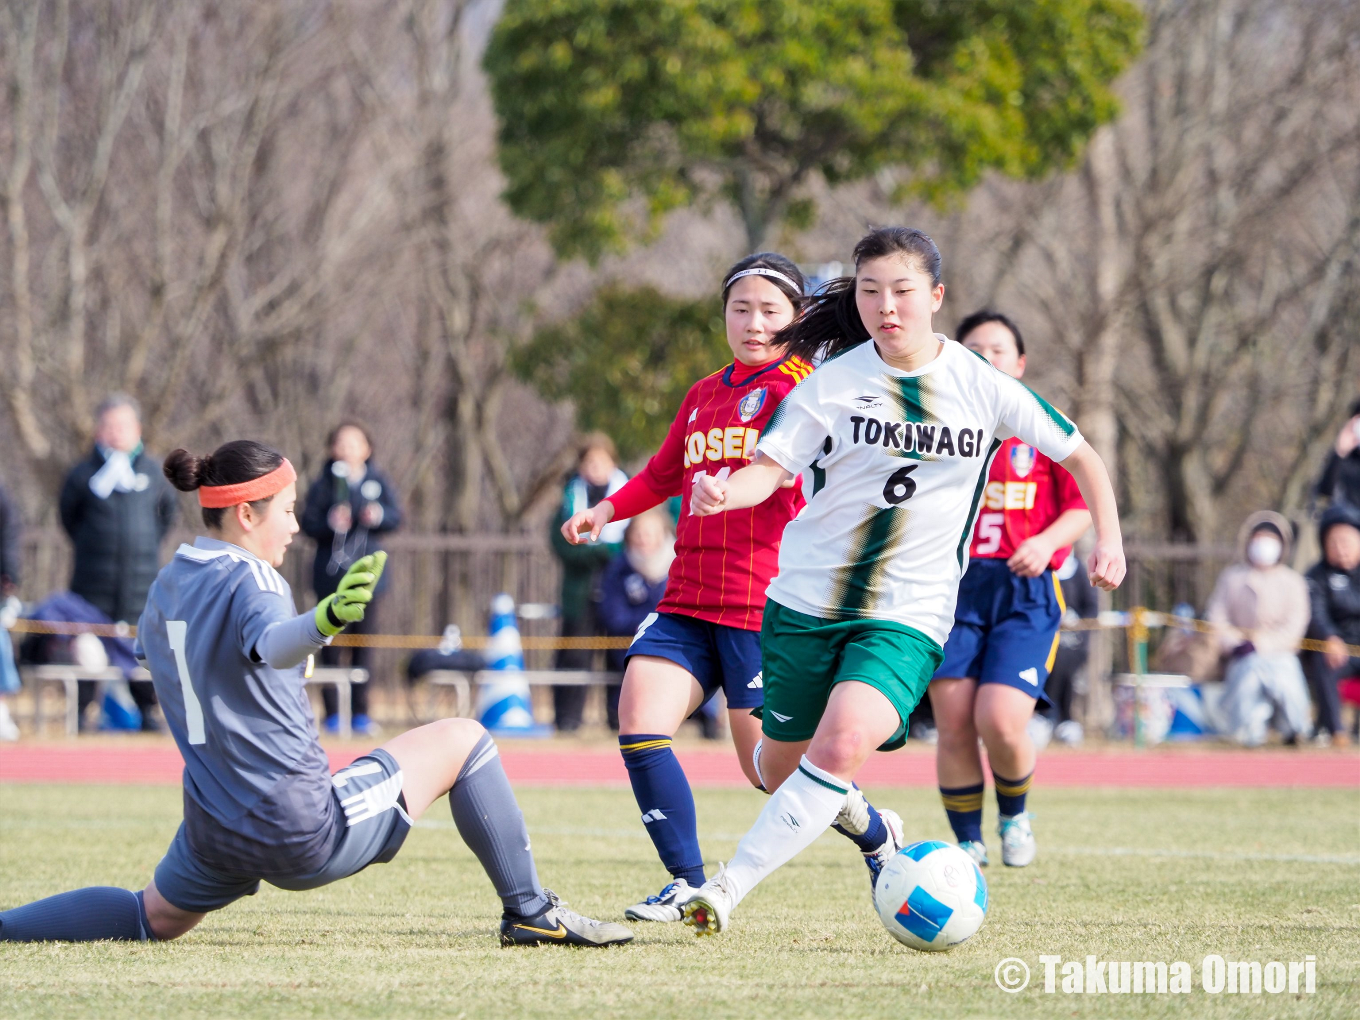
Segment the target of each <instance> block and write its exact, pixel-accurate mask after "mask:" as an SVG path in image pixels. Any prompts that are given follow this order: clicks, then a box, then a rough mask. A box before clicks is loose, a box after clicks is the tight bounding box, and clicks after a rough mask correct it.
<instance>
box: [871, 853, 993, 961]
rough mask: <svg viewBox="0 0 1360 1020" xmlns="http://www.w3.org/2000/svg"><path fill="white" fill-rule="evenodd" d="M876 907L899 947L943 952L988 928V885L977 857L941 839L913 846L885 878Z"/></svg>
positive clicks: (886, 868)
mask: <svg viewBox="0 0 1360 1020" xmlns="http://www.w3.org/2000/svg"><path fill="white" fill-rule="evenodd" d="M874 907H875V909H877V910H878V916H879V918H880V919H881V920H882V921H883V927H885V928H887V929H888V933H889V934H890V935H892V937H893V938H895V939H897V941H898V942H901V943H902V944H903V945H904V946H911V948H912V949H920V950H923V951H925V952H929V953H939V952H943V951H944V950H946V949H952V948H954V947H955V946H957V945H958V944H959V943H960V942H963V941H964V940H965V939H967V938H969V937H970V936H972V934H973V933H974V932H975V931H977V930H978V929H979V928H981V927H982V922H983V921H984V920H985V919H986V917H987V880H986V879H985V878H983V877H982V872H981V871H980V870H979V869H978V866H977V865H976V864H974V863H973V858H971V857H969V856H968V854H967V853H966V852H965V851H963V850H960V849H959V848H958V847H956V846H950V845H949V844H948V843H941V842H939V841H938V840H926V841H924V842H921V843H912V844H911V845H910V846H907V847H903V848H902V849H901V850H900V851H898V852H897V854H896V855H895V856H894V857H893V859H892V860H890V861H889V862H888V863H887V865H885V866H884V868H883V870H882V872H880V873H879V876H878V884H877V885H876V886H875V887H874Z"/></svg>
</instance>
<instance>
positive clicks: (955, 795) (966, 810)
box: [940, 783, 984, 843]
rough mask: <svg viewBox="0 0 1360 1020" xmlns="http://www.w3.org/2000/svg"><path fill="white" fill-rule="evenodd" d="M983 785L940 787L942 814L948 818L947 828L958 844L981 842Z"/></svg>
mask: <svg viewBox="0 0 1360 1020" xmlns="http://www.w3.org/2000/svg"><path fill="white" fill-rule="evenodd" d="M983 789H984V785H983V784H982V783H978V784H977V785H975V786H954V787H947V786H941V787H940V799H941V800H942V801H944V813H945V814H946V815H948V816H949V827H950V828H951V829H953V830H954V838H955V839H957V840H958V841H959V842H960V843H964V842H968V841H969V840H971V841H972V842H974V843H981V842H982V791H983Z"/></svg>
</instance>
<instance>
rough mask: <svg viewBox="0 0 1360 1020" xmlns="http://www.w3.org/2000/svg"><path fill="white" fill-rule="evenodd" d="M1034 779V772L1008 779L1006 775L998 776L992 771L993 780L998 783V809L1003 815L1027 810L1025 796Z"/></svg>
mask: <svg viewBox="0 0 1360 1020" xmlns="http://www.w3.org/2000/svg"><path fill="white" fill-rule="evenodd" d="M1033 779H1034V772H1033V771H1031V772H1030V774H1029V775H1027V776H1023V777H1021V778H1020V779H1007V778H1006V777H1005V776H998V775H997V774H996V773H995V772H993V773H992V781H993V782H995V783H996V809H997V811H999V812H1000V813H1001V814H1003V815H1007V816H1009V815H1018V814H1021V813H1022V812H1023V811H1024V810H1025V796H1026V795H1027V794H1028V793H1029V787H1030V782H1031V780H1033Z"/></svg>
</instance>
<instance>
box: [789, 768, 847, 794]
mask: <svg viewBox="0 0 1360 1020" xmlns="http://www.w3.org/2000/svg"><path fill="white" fill-rule="evenodd" d="M798 771H799V772H801V773H803V775H805V776H807V777H808V778H809V779H811V780H812V781H813V782H814V783H817V784H818V785H819V786H825V787H826V788H827V789H828V790H835V791H836V792H837V793H844V794H849V793H850V787H848V786H844V787H842V786H837V785H836V784H835V783H832V782H828V781H827V780H825V779H823V778H822V777H821V776H814V775H813V774H812V773H811V772H809V771H808V770H807V769H805V768H803V766H802V765H799V766H798Z"/></svg>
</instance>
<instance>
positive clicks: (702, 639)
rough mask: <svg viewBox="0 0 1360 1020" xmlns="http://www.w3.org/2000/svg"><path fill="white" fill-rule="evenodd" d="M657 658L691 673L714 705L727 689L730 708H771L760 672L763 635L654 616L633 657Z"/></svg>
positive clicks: (640, 634) (637, 640)
mask: <svg viewBox="0 0 1360 1020" xmlns="http://www.w3.org/2000/svg"><path fill="white" fill-rule="evenodd" d="M634 655H654V656H656V657H657V658H658V659H667V660H669V661H670V662H673V663H675V664H676V665H677V666H683V667H684V668H685V669H686V670H688V671H689V673H690V675H691V676H693V677H694V679H695V680H698V681H699V686H700V687H702V688H703V689H704V701H708V699H709V698H711V697H713V695H714V694H716V693H717V691H718V688H719V687H721V688H722V689H723V690H724V691H725V692H726V693H727V707H728V708H758V707H759V706H761V705H763V704H765V691H764V689H763V682H764V681H763V679H762V677H761V672H760V631H758V630H738V629H737V628H736V627H724V626H723V625H722V624H720V623H709V622H708V621H707V620H696V619H694V618H693V617H691V616H678V615H676V614H675V613H651V614H649V615H648V616H647V619H645V620H643V621H642V624H641V625H640V626H639V627H638V629H637V633H636V634H635V635H633V643H632V644H631V645H629V646H628V658H630V659H631V658H632V657H633V656H634Z"/></svg>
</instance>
